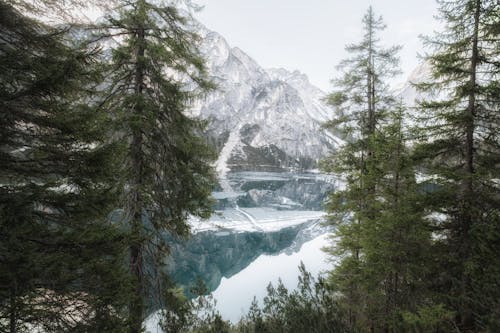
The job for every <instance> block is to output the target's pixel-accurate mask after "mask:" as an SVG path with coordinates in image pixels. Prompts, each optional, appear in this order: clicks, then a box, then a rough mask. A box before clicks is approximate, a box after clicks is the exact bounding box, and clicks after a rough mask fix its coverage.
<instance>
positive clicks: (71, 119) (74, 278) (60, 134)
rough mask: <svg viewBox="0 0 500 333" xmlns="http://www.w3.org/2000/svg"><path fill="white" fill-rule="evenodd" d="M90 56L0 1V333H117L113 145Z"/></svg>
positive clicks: (119, 289) (122, 277)
mask: <svg viewBox="0 0 500 333" xmlns="http://www.w3.org/2000/svg"><path fill="white" fill-rule="evenodd" d="M94 62H95V54H94V51H92V50H87V49H85V48H79V47H77V45H72V44H71V43H70V40H69V38H67V34H66V32H65V31H61V30H57V29H54V28H50V27H48V26H45V25H43V24H41V23H39V22H36V21H35V20H32V19H28V18H26V17H24V16H23V15H22V14H21V13H20V12H19V11H17V10H15V9H14V8H13V7H11V6H10V5H8V4H6V3H5V2H0V108H1V110H2V113H1V115H0V165H1V166H2V168H1V171H0V331H1V332H10V333H14V332H31V331H34V330H35V329H43V330H44V331H45V332H84V331H85V332H90V331H101V332H102V331H106V332H120V331H122V328H123V325H124V323H123V320H122V318H121V312H122V311H123V307H124V297H126V296H127V293H128V292H127V290H128V289H127V279H126V278H127V274H126V271H124V270H123V258H124V256H123V245H122V242H123V238H124V233H123V232H122V231H120V230H119V229H118V228H117V227H116V226H114V225H112V224H110V223H109V222H107V214H108V213H109V212H110V211H111V210H112V208H113V206H114V204H116V199H117V198H118V194H119V186H117V181H118V180H119V179H117V177H116V172H115V170H116V168H115V165H116V160H115V158H114V157H113V156H119V155H120V148H119V146H118V145H117V144H114V143H109V142H108V141H107V133H108V132H107V129H106V121H107V115H106V114H105V113H103V112H102V111H101V110H99V109H98V108H97V107H96V105H95V103H93V101H92V98H91V97H92V95H91V94H92V92H93V85H95V84H96V82H99V76H98V75H97V72H96V71H95V70H94Z"/></svg>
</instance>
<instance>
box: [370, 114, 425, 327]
mask: <svg viewBox="0 0 500 333" xmlns="http://www.w3.org/2000/svg"><path fill="white" fill-rule="evenodd" d="M404 112H405V108H404V106H403V105H399V106H397V107H396V108H395V110H394V111H391V112H389V113H388V117H387V124H386V125H384V126H381V128H380V132H379V133H378V134H377V135H376V136H375V140H374V141H375V145H376V148H375V150H374V152H375V153H374V156H375V157H374V158H375V159H376V160H377V165H378V167H379V177H380V178H379V179H378V181H377V188H376V199H377V201H378V202H379V209H380V213H379V214H378V216H377V217H376V218H375V219H372V220H370V222H369V223H366V224H365V225H364V228H363V230H362V236H361V239H362V247H363V254H364V266H363V268H362V276H363V277H362V283H363V285H364V289H365V290H366V293H367V297H366V299H367V303H368V307H367V309H366V311H367V313H368V318H369V319H370V326H371V327H372V328H373V329H375V331H383V332H401V331H406V330H407V329H408V326H407V325H406V324H405V323H404V320H403V315H404V314H405V313H415V312H416V311H417V310H418V309H419V307H420V306H421V305H422V304H424V303H425V302H426V301H428V297H429V294H428V292H427V288H426V287H427V285H426V284H425V283H424V281H426V279H427V278H428V277H429V274H430V273H429V266H430V264H429V263H430V262H431V259H432V257H431V254H430V251H429V249H430V247H431V244H432V242H431V232H430V228H429V226H428V224H427V222H426V221H425V219H424V214H423V210H422V204H421V198H420V197H421V190H420V189H419V187H418V185H417V183H416V179H415V170H414V169H415V166H414V163H413V161H412V158H411V156H410V149H409V147H408V144H407V141H408V133H407V132H406V131H405V130H404V126H403V119H404Z"/></svg>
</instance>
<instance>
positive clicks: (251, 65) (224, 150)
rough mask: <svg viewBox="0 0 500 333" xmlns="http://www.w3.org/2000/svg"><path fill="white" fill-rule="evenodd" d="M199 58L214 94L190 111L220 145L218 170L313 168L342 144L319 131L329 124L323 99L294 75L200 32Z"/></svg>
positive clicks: (301, 77)
mask: <svg viewBox="0 0 500 333" xmlns="http://www.w3.org/2000/svg"><path fill="white" fill-rule="evenodd" d="M201 35H202V36H203V40H204V41H203V45H202V52H203V53H204V55H205V57H206V59H207V63H208V69H209V73H210V75H211V76H212V78H213V80H214V81H215V83H216V84H217V85H218V90H217V91H216V92H214V93H212V94H210V95H209V96H208V97H207V98H206V99H205V100H203V101H200V102H198V103H197V105H195V106H194V110H193V113H194V114H195V115H200V116H201V117H202V118H205V119H209V120H210V125H209V135H210V136H212V137H213V138H214V139H215V141H216V142H218V143H219V149H220V156H219V160H218V161H217V165H216V167H217V169H218V171H219V173H220V174H224V173H225V172H227V171H228V170H229V169H233V170H234V169H238V170H241V169H247V170H256V169H257V170H262V169H266V168H271V169H276V168H286V167H306V168H307V167H311V166H313V164H314V162H315V161H316V160H318V159H320V158H322V157H325V156H326V155H327V154H328V153H329V152H331V150H332V149H335V148H336V147H337V146H338V145H339V144H340V143H341V140H340V139H338V138H337V137H335V136H334V135H331V134H330V133H327V132H326V131H325V130H323V129H322V127H321V125H322V123H323V122H325V121H326V120H328V119H331V118H333V116H334V114H333V111H332V109H330V108H329V107H327V106H326V105H325V103H323V101H322V98H323V97H324V96H325V93H323V92H322V91H321V90H320V89H318V88H316V87H315V86H313V85H312V84H311V83H310V82H309V80H308V78H307V76H306V75H304V74H301V73H299V72H298V71H294V72H290V71H287V70H285V69H269V70H266V69H264V68H262V67H261V66H260V65H259V64H258V63H257V62H256V61H255V60H253V59H252V58H251V57H250V56H248V55H247V54H246V53H244V52H243V51H242V50H240V49H239V48H237V47H230V46H229V45H228V43H227V42H226V40H225V39H224V38H223V37H222V36H221V35H219V34H218V33H216V32H213V31H209V30H207V29H202V31H201Z"/></svg>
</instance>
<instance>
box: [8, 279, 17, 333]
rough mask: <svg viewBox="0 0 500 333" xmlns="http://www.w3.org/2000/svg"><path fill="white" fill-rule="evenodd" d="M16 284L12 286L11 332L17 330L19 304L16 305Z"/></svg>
mask: <svg viewBox="0 0 500 333" xmlns="http://www.w3.org/2000/svg"><path fill="white" fill-rule="evenodd" d="M16 296H17V295H16V286H15V282H14V286H11V288H10V314H9V333H16V332H17V305H16Z"/></svg>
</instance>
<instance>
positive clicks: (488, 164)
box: [417, 0, 500, 332]
mask: <svg viewBox="0 0 500 333" xmlns="http://www.w3.org/2000/svg"><path fill="white" fill-rule="evenodd" d="M438 3H439V5H440V14H441V19H442V20H443V21H444V23H445V26H444V31H443V32H442V33H438V34H437V35H436V36H434V37H433V38H427V39H426V42H427V44H428V45H429V46H430V47H432V48H433V53H432V54H431V55H429V56H428V57H427V61H428V62H429V64H430V65H431V67H432V82H429V83H424V84H421V85H420V88H421V89H422V91H423V92H424V93H425V94H426V95H425V96H427V97H426V99H425V100H424V101H422V102H421V103H420V110H421V114H420V115H419V123H420V124H421V125H422V126H421V136H422V140H421V142H420V145H419V147H418V150H417V157H418V158H421V160H422V161H423V162H425V163H424V164H423V165H424V166H425V172H426V173H427V175H428V176H429V177H432V179H431V180H430V181H429V182H430V183H432V185H433V188H434V190H433V191H430V192H429V193H428V200H427V209H428V212H429V213H433V215H431V216H437V217H438V218H434V220H433V224H434V228H435V236H436V237H435V238H436V239H437V242H436V251H439V255H440V258H439V260H440V265H441V267H442V268H443V271H442V272H441V274H440V275H439V279H436V280H435V281H434V282H435V288H436V291H437V293H438V294H439V295H440V296H441V298H440V299H441V301H442V302H443V303H444V304H446V305H447V306H448V308H449V309H451V310H453V311H455V312H456V322H457V325H458V327H459V328H460V330H461V331H464V332H468V331H471V332H472V331H475V332H477V331H480V330H485V329H486V328H487V327H489V329H490V330H491V329H493V331H495V330H496V329H498V327H499V326H498V325H499V322H498V319H497V318H499V316H498V315H499V313H500V305H499V301H498V299H500V298H499V290H500V289H499V288H498V280H499V278H500V271H499V267H500V264H499V261H498V255H497V254H498V253H499V250H500V247H499V245H500V243H499V241H498V240H499V239H500V233H499V231H500V219H499V216H500V214H499V207H500V202H499V197H498V193H499V185H498V179H499V168H498V165H499V162H500V149H499V148H500V138H499V133H500V112H499V111H500V110H499V96H500V88H499V69H500V63H499V54H500V48H499V45H500V38H499V23H498V22H499V21H498V19H499V13H500V9H499V6H498V2H497V1H489V0H458V1H447V0H442V1H438ZM491 325H497V326H491ZM492 327H496V329H494V328H492Z"/></svg>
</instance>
